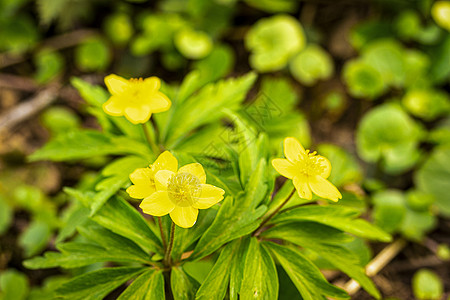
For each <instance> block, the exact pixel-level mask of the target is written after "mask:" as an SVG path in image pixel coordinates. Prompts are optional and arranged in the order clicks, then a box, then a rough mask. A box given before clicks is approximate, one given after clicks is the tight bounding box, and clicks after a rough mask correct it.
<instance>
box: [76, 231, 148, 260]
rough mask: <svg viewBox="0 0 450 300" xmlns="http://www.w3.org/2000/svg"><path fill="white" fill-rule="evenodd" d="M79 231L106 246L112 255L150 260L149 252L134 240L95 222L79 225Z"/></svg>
mask: <svg viewBox="0 0 450 300" xmlns="http://www.w3.org/2000/svg"><path fill="white" fill-rule="evenodd" d="M78 232H79V233H80V234H81V235H82V236H83V237H85V238H86V239H87V240H89V241H90V242H91V243H97V244H98V245H100V246H102V247H103V248H105V250H106V251H107V252H108V254H110V255H116V256H117V257H120V256H123V258H126V259H128V260H135V261H140V262H144V263H145V262H148V261H150V256H149V255H148V253H146V252H145V251H143V250H142V249H141V248H140V247H139V246H138V245H136V244H135V243H134V242H132V241H131V240H129V239H127V238H124V237H122V236H120V235H118V234H115V233H113V232H111V231H109V230H107V229H105V228H103V227H101V226H98V225H96V224H95V223H94V222H91V224H89V225H86V226H82V227H78Z"/></svg>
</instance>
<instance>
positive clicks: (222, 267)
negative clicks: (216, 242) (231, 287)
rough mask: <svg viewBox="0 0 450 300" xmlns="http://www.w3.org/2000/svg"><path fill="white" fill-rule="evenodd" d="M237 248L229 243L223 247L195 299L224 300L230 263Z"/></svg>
mask: <svg viewBox="0 0 450 300" xmlns="http://www.w3.org/2000/svg"><path fill="white" fill-rule="evenodd" d="M238 248H239V243H229V244H228V245H226V246H225V248H224V249H223V250H222V252H221V253H220V256H219V258H218V259H217V261H216V263H215V264H214V267H213V268H212V270H211V271H210V272H209V274H208V276H207V277H206V279H205V281H204V282H203V283H202V285H201V286H200V288H199V289H198V291H197V294H196V295H195V299H204V300H210V299H211V300H212V299H217V300H222V299H224V297H225V294H226V293H227V286H228V281H229V279H230V271H231V268H230V263H231V261H232V259H233V257H234V255H235V253H236V251H237V250H238Z"/></svg>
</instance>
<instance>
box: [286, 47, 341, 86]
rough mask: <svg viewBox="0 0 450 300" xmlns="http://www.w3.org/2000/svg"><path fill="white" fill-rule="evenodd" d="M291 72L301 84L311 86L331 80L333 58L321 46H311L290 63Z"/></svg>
mask: <svg viewBox="0 0 450 300" xmlns="http://www.w3.org/2000/svg"><path fill="white" fill-rule="evenodd" d="M289 70H290V71H291V73H292V75H293V76H294V78H295V79H297V80H298V81H299V82H300V83H302V84H304V85H306V86H311V85H314V84H315V83H316V82H317V81H318V80H325V79H328V78H330V77H331V76H332V75H333V72H334V64H333V60H332V58H331V56H330V55H329V54H328V52H326V51H325V50H323V49H322V48H321V47H320V46H319V45H315V44H309V45H308V46H306V48H305V49H303V50H302V51H300V53H299V54H297V55H296V56H295V57H294V58H292V59H291V60H290V62H289Z"/></svg>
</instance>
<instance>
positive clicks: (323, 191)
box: [309, 175, 342, 201]
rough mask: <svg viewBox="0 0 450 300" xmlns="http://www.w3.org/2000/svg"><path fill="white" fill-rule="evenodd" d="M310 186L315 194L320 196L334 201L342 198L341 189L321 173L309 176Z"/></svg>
mask: <svg viewBox="0 0 450 300" xmlns="http://www.w3.org/2000/svg"><path fill="white" fill-rule="evenodd" d="M309 186H310V187H311V190H312V191H313V192H314V194H316V195H317V196H319V197H322V198H325V199H330V200H332V201H338V200H339V199H341V198H342V195H341V193H340V192H339V190H338V189H337V188H336V187H335V186H334V185H333V184H332V183H331V182H329V181H328V180H326V179H324V178H323V177H321V176H319V175H317V176H315V177H313V178H309Z"/></svg>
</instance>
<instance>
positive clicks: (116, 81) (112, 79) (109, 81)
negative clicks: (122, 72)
mask: <svg viewBox="0 0 450 300" xmlns="http://www.w3.org/2000/svg"><path fill="white" fill-rule="evenodd" d="M105 84H106V87H107V88H108V90H109V92H110V93H111V94H112V95H119V94H121V93H122V92H123V91H124V90H125V89H126V88H127V87H128V84H129V83H128V80H126V79H125V78H122V77H120V76H117V75H116V74H111V75H108V76H106V77H105Z"/></svg>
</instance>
